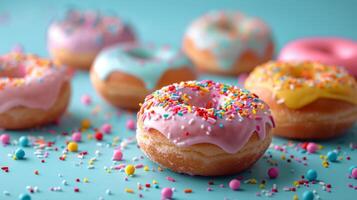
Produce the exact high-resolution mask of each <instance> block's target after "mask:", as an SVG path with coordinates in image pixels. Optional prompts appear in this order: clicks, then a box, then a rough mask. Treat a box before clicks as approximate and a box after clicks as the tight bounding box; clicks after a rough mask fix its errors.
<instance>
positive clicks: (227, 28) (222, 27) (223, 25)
mask: <svg viewBox="0 0 357 200" xmlns="http://www.w3.org/2000/svg"><path fill="white" fill-rule="evenodd" d="M214 26H215V27H216V28H217V29H218V30H219V31H221V32H223V33H227V34H230V33H232V32H235V29H234V26H233V24H232V23H230V22H229V21H227V20H219V21H218V22H216V23H215V24H214Z"/></svg>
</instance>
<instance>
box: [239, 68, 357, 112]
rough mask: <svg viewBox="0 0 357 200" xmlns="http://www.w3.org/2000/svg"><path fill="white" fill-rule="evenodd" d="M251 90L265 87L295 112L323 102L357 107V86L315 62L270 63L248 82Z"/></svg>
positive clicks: (338, 70)
mask: <svg viewBox="0 0 357 200" xmlns="http://www.w3.org/2000/svg"><path fill="white" fill-rule="evenodd" d="M245 86H246V87H247V88H248V89H251V88H254V87H261V88H265V89H269V90H271V91H272V92H273V95H274V96H275V97H276V99H277V101H278V102H280V103H284V104H285V105H286V106H287V107H289V108H292V109H298V108H302V107H304V106H306V105H308V104H310V103H312V102H314V101H315V100H317V99H319V98H329V99H337V100H342V101H346V102H350V103H353V104H357V83H356V80H355V79H354V78H353V77H352V76H350V75H349V74H348V73H347V72H346V71H345V70H344V69H342V68H340V67H336V66H327V65H322V64H320V63H315V62H300V63H294V62H269V63H266V64H264V65H262V66H259V67H257V68H256V69H255V70H254V71H253V72H252V73H251V74H250V76H249V77H248V79H247V80H246V82H245Z"/></svg>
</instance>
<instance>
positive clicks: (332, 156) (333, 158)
mask: <svg viewBox="0 0 357 200" xmlns="http://www.w3.org/2000/svg"><path fill="white" fill-rule="evenodd" d="M327 159H328V160H329V161H330V162H336V161H337V153H336V152H334V151H330V152H328V153H327Z"/></svg>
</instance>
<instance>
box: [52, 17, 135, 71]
mask: <svg viewBox="0 0 357 200" xmlns="http://www.w3.org/2000/svg"><path fill="white" fill-rule="evenodd" d="M47 40H48V41H47V43H48V49H49V52H50V54H51V56H52V57H53V58H54V59H55V60H56V61H58V62H59V63H61V64H65V65H68V66H71V67H75V68H80V69H89V68H90V66H91V64H92V62H93V60H94V58H95V56H96V55H97V54H98V52H99V51H100V50H102V49H103V48H104V47H107V46H110V45H113V44H116V43H128V42H135V36H134V32H133V31H132V29H131V28H130V26H129V25H127V24H125V23H124V22H122V21H121V20H120V19H119V18H117V17H114V16H103V15H101V14H100V13H98V12H94V11H85V12H80V11H77V10H70V11H68V12H67V14H66V16H65V18H64V19H61V20H57V21H54V22H53V23H52V24H51V25H50V27H49V29H48V35H47Z"/></svg>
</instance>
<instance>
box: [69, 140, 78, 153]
mask: <svg viewBox="0 0 357 200" xmlns="http://www.w3.org/2000/svg"><path fill="white" fill-rule="evenodd" d="M67 149H68V151H70V152H76V151H78V144H77V143H75V142H69V143H68V144H67Z"/></svg>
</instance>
